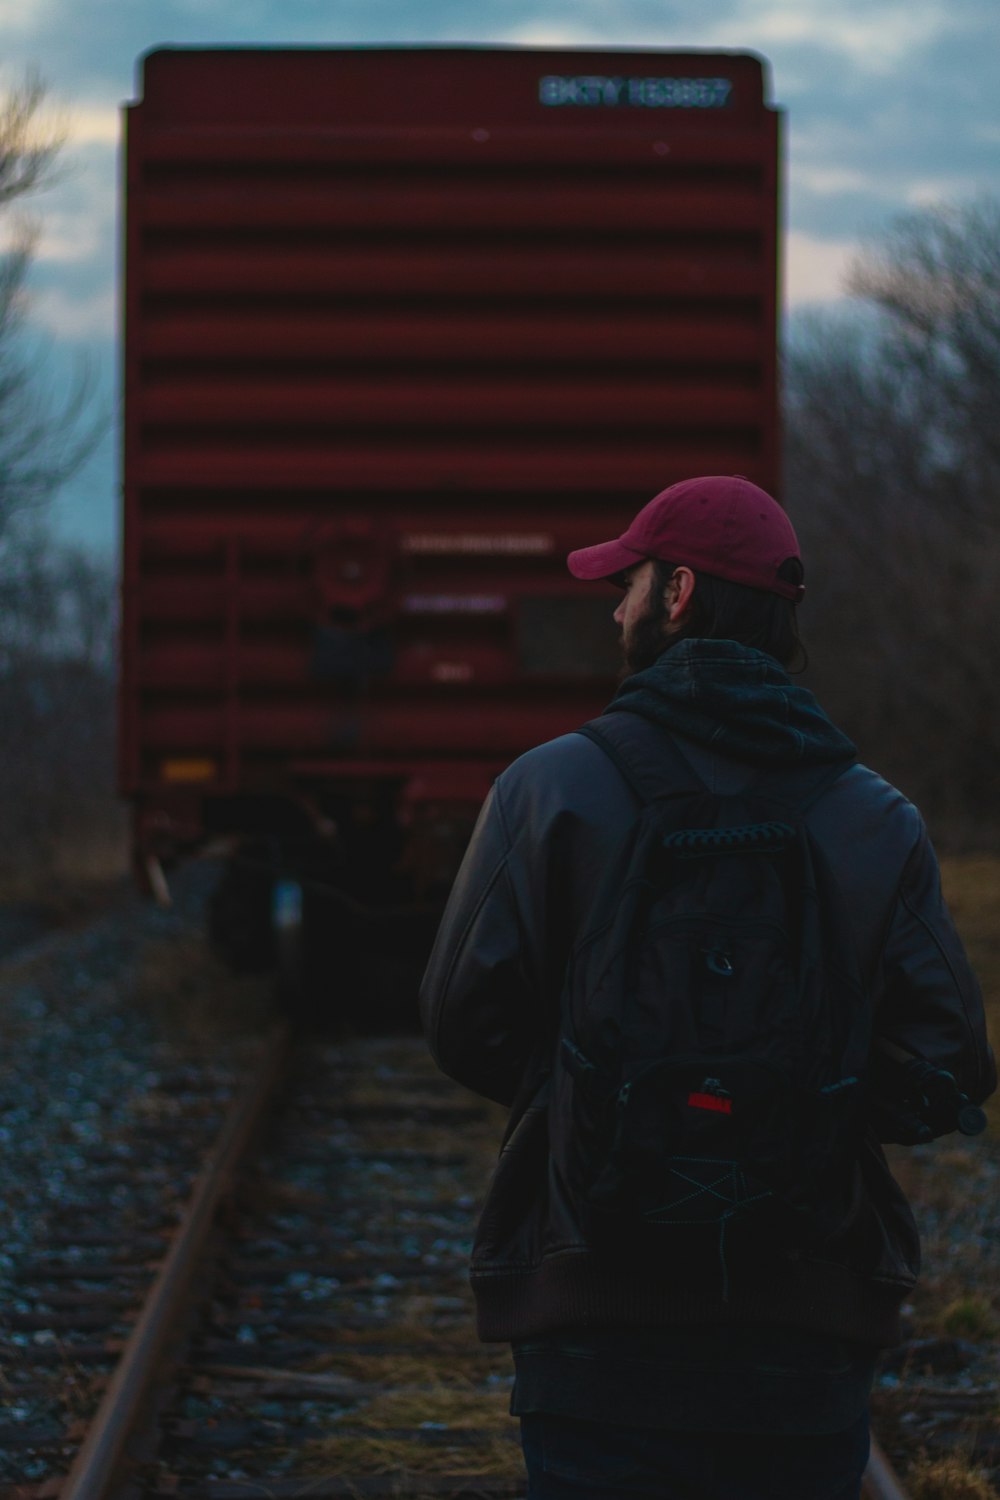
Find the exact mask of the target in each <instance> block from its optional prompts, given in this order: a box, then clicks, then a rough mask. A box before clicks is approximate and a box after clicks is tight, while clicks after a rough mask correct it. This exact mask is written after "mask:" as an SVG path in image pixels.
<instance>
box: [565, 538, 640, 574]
mask: <svg viewBox="0 0 1000 1500" xmlns="http://www.w3.org/2000/svg"><path fill="white" fill-rule="evenodd" d="M641 561H642V553H641V552H633V550H632V548H631V547H626V546H624V544H623V543H622V542H620V541H614V542H599V543H598V544H597V546H596V547H581V548H580V549H579V550H578V551H577V552H571V553H570V554H569V556H568V557H567V559H566V566H567V568H569V570H570V572H571V573H572V574H573V577H574V578H583V579H586V580H587V581H588V582H591V581H594V580H596V579H598V578H608V579H611V578H614V577H615V576H616V575H617V574H619V573H624V572H625V570H626V568H634V567H635V565H636V563H637V562H641Z"/></svg>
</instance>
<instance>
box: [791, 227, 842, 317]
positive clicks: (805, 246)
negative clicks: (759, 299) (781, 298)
mask: <svg viewBox="0 0 1000 1500" xmlns="http://www.w3.org/2000/svg"><path fill="white" fill-rule="evenodd" d="M857 251H858V246H857V245H856V244H855V243H853V242H852V241H848V240H821V239H816V238H815V237H814V236H813V235H810V234H800V233H795V232H793V233H791V234H789V235H788V236H787V238H786V240H785V303H786V305H787V306H788V307H790V308H792V307H800V306H802V305H803V304H804V303H814V302H834V301H836V300H838V299H839V298H841V297H843V295H844V279H845V275H846V272H847V268H848V266H849V265H850V263H851V261H852V260H853V259H854V256H855V255H856V254H857Z"/></svg>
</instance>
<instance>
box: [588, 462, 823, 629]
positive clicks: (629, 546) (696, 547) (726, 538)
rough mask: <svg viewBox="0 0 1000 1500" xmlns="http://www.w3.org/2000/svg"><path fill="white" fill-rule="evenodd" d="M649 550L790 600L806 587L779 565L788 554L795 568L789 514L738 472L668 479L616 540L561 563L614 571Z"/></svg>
mask: <svg viewBox="0 0 1000 1500" xmlns="http://www.w3.org/2000/svg"><path fill="white" fill-rule="evenodd" d="M647 557H657V558H660V559H661V560H662V561H663V562H671V563H677V564H678V565H683V566H685V567H688V568H694V569H695V570H696V571H698V572H701V573H711V574H712V575H713V576H714V577H716V578H727V579H728V580H729V581H730V583H744V584H747V585H748V586H749V587H750V588H753V589H766V590H768V592H770V593H772V594H780V595H781V597H782V598H783V599H791V600H793V601H794V602H795V603H796V604H797V603H798V602H799V600H800V599H801V598H802V595H803V594H804V593H805V588H804V586H803V585H802V584H801V583H793V582H791V581H790V580H789V579H788V578H787V577H785V578H782V577H781V576H780V572H779V570H780V569H781V566H782V564H783V563H785V562H787V561H788V560H789V558H794V559H795V560H796V561H797V562H798V563H799V566H800V568H801V559H800V557H799V544H798V541H797V539H796V536H795V532H794V531H793V530H792V523H791V521H789V519H788V517H787V516H786V515H785V512H784V511H783V510H782V508H781V506H780V505H779V504H778V502H777V500H773V499H772V498H771V496H770V495H769V494H768V493H767V491H766V490H762V489H761V488H760V487H759V486H758V485H756V484H751V482H750V480H749V479H745V478H744V477H743V475H742V474H711V475H708V476H707V477H705V478H702V479H682V480H681V481H680V483H679V484H672V485H671V486H670V488H669V489H666V490H661V492H660V493H659V494H658V495H657V496H656V497H655V498H654V499H652V500H650V502H649V504H648V505H645V506H643V508H642V510H641V511H640V512H639V514H638V515H637V516H636V518H635V520H634V521H633V522H632V524H631V526H630V527H629V528H628V530H627V531H623V532H622V534H621V536H620V537H619V538H618V540H617V541H614V542H600V543H598V545H597V546H596V547H581V548H580V550H579V551H577V552H571V553H570V554H569V557H568V558H567V559H566V563H567V566H568V568H569V570H570V572H571V573H572V574H573V575H574V577H576V578H586V579H597V578H614V577H615V575H616V574H618V573H623V572H624V571H625V569H626V568H634V567H635V565H636V563H637V562H642V561H643V560H644V559H645V558H647ZM799 576H800V577H801V573H800V574H799Z"/></svg>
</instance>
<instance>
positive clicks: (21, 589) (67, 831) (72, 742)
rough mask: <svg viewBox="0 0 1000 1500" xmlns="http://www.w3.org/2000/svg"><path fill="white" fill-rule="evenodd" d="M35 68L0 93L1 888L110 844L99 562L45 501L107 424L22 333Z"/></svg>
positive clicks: (108, 590)
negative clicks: (54, 379)
mask: <svg viewBox="0 0 1000 1500" xmlns="http://www.w3.org/2000/svg"><path fill="white" fill-rule="evenodd" d="M44 106H45V89H44V86H43V85H42V84H41V82H40V81H39V79H38V78H37V77H35V76H34V75H30V76H28V77H27V78H25V80H24V82H23V83H22V84H21V85H20V86H18V87H16V88H14V89H13V90H11V91H10V92H9V93H8V94H7V96H6V98H4V99H0V782H2V785H3V797H2V798H0V897H2V896H3V894H4V893H5V892H6V893H9V892H11V891H12V890H14V891H22V892H23V891H24V890H25V889H26V888H31V887H32V885H33V883H38V882H41V883H42V887H43V888H44V885H45V882H46V881H48V879H49V878H50V877H51V876H52V874H53V873H58V872H60V871H61V872H63V874H64V875H67V874H68V875H69V878H71V879H75V878H78V877H79V878H82V873H81V872H83V871H84V870H85V869H87V868H92V866H93V862H94V853H95V851H97V850H99V849H100V848H101V847H102V846H103V847H105V848H107V847H109V846H110V845H113V844H114V842H115V839H116V837H117V836H118V828H117V825H118V824H119V822H120V818H119V817H118V815H117V813H116V809H115V802H114V784H113V763H114V754H113V744H114V702H113V700H114V680H113V673H112V671H111V630H112V617H113V612H114V589H113V580H112V578H111V577H110V569H109V568H108V567H107V566H105V565H104V564H102V563H101V562H99V561H97V560H95V559H94V558H92V557H89V556H87V555H85V554H81V553H79V552H76V551H73V550H71V549H67V548H66V547H64V546H60V545H59V544H58V543H56V542H55V541H54V539H53V537H52V536H51V534H50V532H49V530H48V528H47V527H46V524H45V509H46V502H47V501H48V500H49V499H50V498H51V496H52V495H53V494H54V493H55V492H56V490H57V489H58V488H59V486H60V485H61V484H63V483H64V482H65V480H67V479H68V478H69V477H70V475H71V474H72V473H73V472H74V471H75V470H76V468H77V467H78V466H79V464H80V463H81V462H82V461H83V460H84V458H86V456H87V455H88V454H89V453H90V452H91V450H92V448H93V446H94V444H95V443H96V441H97V439H98V438H99V437H100V435H101V433H102V431H103V429H104V426H105V423H104V420H103V418H102V417H101V416H100V414H95V412H94V403H93V401H92V399H91V389H90V383H89V381H88V380H87V378H86V376H85V375H84V376H81V378H80V379H79V380H78V381H77V383H76V386H75V388H74V389H73V390H72V392H71V393H70V395H69V397H68V398H67V399H66V400H65V401H63V402H62V403H61V404H60V403H58V402H56V401H54V400H53V399H51V398H49V397H47V395H46V392H45V389H44V384H45V383H44V379H43V374H42V371H41V370H40V368H39V367H38V366H37V364H36V363H33V362H32V361H31V359H30V358H29V356H28V354H27V352H26V347H25V341H24V338H23V334H24V332H25V321H26V315H27V311H28V297H27V283H28V275H29V271H30V266H31V258H32V252H33V250H34V247H35V244H36V236H37V231H36V229H35V227H34V226H33V224H32V223H31V221H30V220H29V219H28V218H26V217H25V216H24V215H23V213H22V211H21V209H22V205H23V203H24V201H25V200H26V199H28V198H30V196H31V195H33V194H34V193H36V192H37V191H38V190H39V189H40V188H41V187H43V186H44V185H45V183H46V182H48V181H51V179H52V175H53V171H54V169H55V165H56V161H57V157H58V153H59V150H60V147H61V145H62V140H63V136H62V131H61V130H60V128H59V126H58V124H57V123H56V124H53V123H50V122H48V121H47V118H46V113H45V108H44Z"/></svg>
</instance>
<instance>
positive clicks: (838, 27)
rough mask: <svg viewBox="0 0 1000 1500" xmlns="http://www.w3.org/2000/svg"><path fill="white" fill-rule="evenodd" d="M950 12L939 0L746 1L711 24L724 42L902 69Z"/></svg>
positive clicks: (873, 68)
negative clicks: (794, 48)
mask: <svg viewBox="0 0 1000 1500" xmlns="http://www.w3.org/2000/svg"><path fill="white" fill-rule="evenodd" d="M948 15H949V12H948V10H947V9H946V8H945V6H944V5H943V4H940V3H938V0H924V3H923V4H913V3H912V0H867V3H864V0H841V3H840V4H836V5H835V4H832V3H830V0H770V3H769V4H765V5H761V4H760V0H742V3H741V5H740V6H739V9H738V10H737V13H736V15H735V16H730V17H727V18H726V19H725V20H724V21H722V22H716V23H714V24H713V25H712V26H711V27H709V28H708V32H707V34H708V35H710V36H711V38H712V40H713V41H714V42H715V43H716V44H717V45H719V46H725V45H727V43H728V45H732V44H733V39H734V37H735V36H736V35H737V34H739V45H746V42H745V34H746V33H750V34H752V36H753V38H754V41H753V45H754V46H755V47H757V48H760V49H761V50H763V51H768V50H769V49H771V50H773V51H775V52H777V51H779V50H780V49H781V48H784V47H787V46H789V45H792V44H806V45H808V46H809V47H810V48H813V49H816V50H819V51H822V50H824V49H829V50H831V51H833V52H836V53H840V54H841V55H842V56H844V57H846V58H849V59H850V61H851V63H852V65H853V66H854V67H856V68H858V69H860V70H862V71H863V72H865V73H876V74H879V73H881V74H887V73H894V72H898V71H899V69H900V67H901V65H902V64H903V62H904V60H905V58H906V56H907V55H908V54H911V53H913V52H915V51H919V50H920V49H921V48H923V47H925V46H926V45H927V43H928V42H930V41H932V40H933V39H934V38H935V37H936V36H938V34H939V33H940V32H941V31H942V29H943V28H944V27H945V26H946V25H947V21H948Z"/></svg>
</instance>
